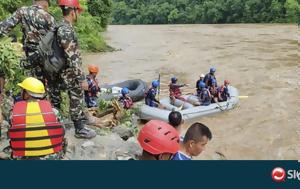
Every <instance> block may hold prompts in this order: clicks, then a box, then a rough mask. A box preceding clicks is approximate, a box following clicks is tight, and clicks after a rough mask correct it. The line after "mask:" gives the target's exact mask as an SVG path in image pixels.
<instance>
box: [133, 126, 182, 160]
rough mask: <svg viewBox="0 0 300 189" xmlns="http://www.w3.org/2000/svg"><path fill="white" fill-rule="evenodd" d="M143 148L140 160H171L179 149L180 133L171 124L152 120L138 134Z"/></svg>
mask: <svg viewBox="0 0 300 189" xmlns="http://www.w3.org/2000/svg"><path fill="white" fill-rule="evenodd" d="M138 141H139V144H140V145H141V147H142V149H143V153H142V156H141V157H140V160H170V159H171V157H172V155H173V154H175V153H176V152H177V151H178V150H179V135H178V132H177V131H176V129H175V128H173V127H172V126H171V125H169V124H167V123H165V122H163V121H158V120H151V121H149V122H148V123H146V124H145V125H144V127H143V128H142V129H141V131H140V133H139V135H138Z"/></svg>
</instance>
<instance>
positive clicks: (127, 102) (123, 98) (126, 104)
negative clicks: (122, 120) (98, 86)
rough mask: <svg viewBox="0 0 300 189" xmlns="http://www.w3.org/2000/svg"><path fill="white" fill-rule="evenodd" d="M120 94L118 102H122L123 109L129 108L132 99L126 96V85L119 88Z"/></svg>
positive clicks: (131, 104)
mask: <svg viewBox="0 0 300 189" xmlns="http://www.w3.org/2000/svg"><path fill="white" fill-rule="evenodd" d="M121 93H122V96H121V97H120V98H119V100H118V101H119V102H121V103H122V104H123V108H124V109H127V110H128V109H130V108H131V107H132V106H133V101H132V99H131V98H130V97H129V96H128V94H129V89H128V88H127V87H124V88H123V89H122V90H121Z"/></svg>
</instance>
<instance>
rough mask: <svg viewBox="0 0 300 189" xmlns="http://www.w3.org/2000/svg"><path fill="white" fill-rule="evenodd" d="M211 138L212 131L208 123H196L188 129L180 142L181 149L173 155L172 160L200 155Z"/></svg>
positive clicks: (187, 158)
mask: <svg viewBox="0 0 300 189" xmlns="http://www.w3.org/2000/svg"><path fill="white" fill-rule="evenodd" d="M211 139H212V134H211V131H210V130H209V128H208V127H207V126H206V125H204V124H202V123H194V124H193V125H191V126H190V127H189V129H188V130H187V131H186V134H185V136H184V139H183V142H182V143H181V144H180V151H178V152H177V153H176V154H175V155H174V156H173V157H172V160H192V157H193V156H198V155H199V154H200V153H201V152H203V150H204V149H205V146H206V144H207V143H208V141H209V140H211Z"/></svg>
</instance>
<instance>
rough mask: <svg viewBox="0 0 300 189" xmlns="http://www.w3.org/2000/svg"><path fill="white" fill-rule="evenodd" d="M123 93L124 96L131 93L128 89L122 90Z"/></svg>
mask: <svg viewBox="0 0 300 189" xmlns="http://www.w3.org/2000/svg"><path fill="white" fill-rule="evenodd" d="M121 93H122V95H126V94H128V93H129V89H128V88H127V87H124V88H123V89H122V90H121Z"/></svg>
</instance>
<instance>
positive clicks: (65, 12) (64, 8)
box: [60, 6, 74, 16]
mask: <svg viewBox="0 0 300 189" xmlns="http://www.w3.org/2000/svg"><path fill="white" fill-rule="evenodd" d="M60 8H61V11H62V14H63V16H68V15H69V14H70V13H71V11H72V10H74V8H72V7H67V6H60Z"/></svg>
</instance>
